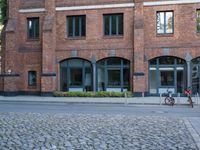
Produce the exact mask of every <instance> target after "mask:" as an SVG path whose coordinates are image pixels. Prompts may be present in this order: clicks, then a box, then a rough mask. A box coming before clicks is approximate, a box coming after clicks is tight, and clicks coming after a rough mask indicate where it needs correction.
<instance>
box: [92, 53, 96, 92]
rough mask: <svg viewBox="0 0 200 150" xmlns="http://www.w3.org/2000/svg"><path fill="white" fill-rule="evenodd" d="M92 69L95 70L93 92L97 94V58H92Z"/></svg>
mask: <svg viewBox="0 0 200 150" xmlns="http://www.w3.org/2000/svg"><path fill="white" fill-rule="evenodd" d="M91 62H92V68H93V91H94V92H96V58H95V56H92V58H91Z"/></svg>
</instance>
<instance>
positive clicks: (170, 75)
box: [149, 56, 186, 94]
mask: <svg viewBox="0 0 200 150" xmlns="http://www.w3.org/2000/svg"><path fill="white" fill-rule="evenodd" d="M185 87H186V67H185V61H184V60H183V59H180V58H176V57H170V56H165V57H158V58H154V59H152V60H150V61H149V92H150V93H151V94H157V93H166V91H167V89H168V90H170V91H172V92H173V93H183V92H184V89H185Z"/></svg>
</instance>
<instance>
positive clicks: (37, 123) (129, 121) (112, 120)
mask: <svg viewBox="0 0 200 150" xmlns="http://www.w3.org/2000/svg"><path fill="white" fill-rule="evenodd" d="M0 122H1V126H0V147H1V148H3V149H26V150H28V149H35V150H39V149H41V150H46V149H51V150H54V149H55V150H56V149H61V150H62V149H63V150H64V149H67V150H75V149H76V150H78V149H80V150H94V149H96V150H106V149H109V150H122V149H123V150H130V149H134V150H137V149H138V150H141V149H148V150H157V149H159V150H166V149H171V150H176V149H179V150H180V149H183V150H186V149H188V150H189V149H191V150H197V149H198V148H197V146H196V144H195V142H194V140H193V138H192V136H191V134H190V132H189V130H188V129H187V128H186V126H185V124H184V120H182V119H181V118H175V117H173V118H170V117H136V116H130V115H129V116H125V115H91V114H88V115H85V114H84V115H83V114H80V115H78V114H39V113H0Z"/></svg>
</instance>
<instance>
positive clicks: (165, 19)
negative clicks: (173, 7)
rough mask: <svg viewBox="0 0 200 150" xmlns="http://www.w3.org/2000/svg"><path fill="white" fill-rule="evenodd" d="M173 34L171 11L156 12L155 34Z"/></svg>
mask: <svg viewBox="0 0 200 150" xmlns="http://www.w3.org/2000/svg"><path fill="white" fill-rule="evenodd" d="M173 32H174V16H173V11H164V12H157V34H172V33H173Z"/></svg>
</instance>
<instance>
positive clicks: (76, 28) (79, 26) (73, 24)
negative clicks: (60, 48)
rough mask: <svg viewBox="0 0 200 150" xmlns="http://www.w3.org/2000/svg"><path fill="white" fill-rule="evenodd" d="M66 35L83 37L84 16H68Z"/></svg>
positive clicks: (84, 29) (84, 32)
mask: <svg viewBox="0 0 200 150" xmlns="http://www.w3.org/2000/svg"><path fill="white" fill-rule="evenodd" d="M67 22H68V37H83V36H85V35H86V19H85V16H68V17H67Z"/></svg>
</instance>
